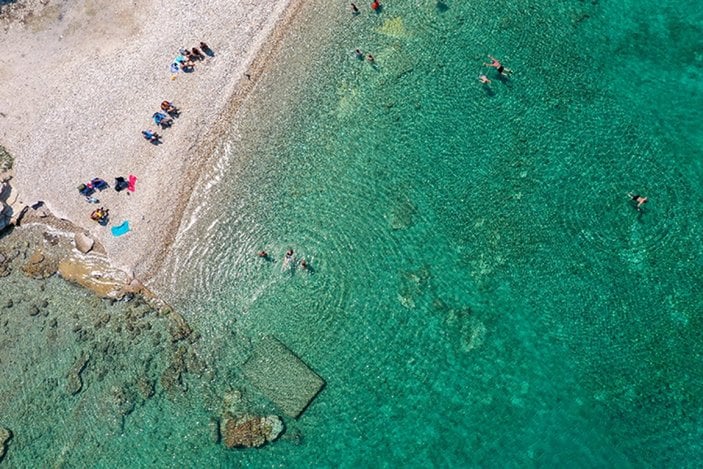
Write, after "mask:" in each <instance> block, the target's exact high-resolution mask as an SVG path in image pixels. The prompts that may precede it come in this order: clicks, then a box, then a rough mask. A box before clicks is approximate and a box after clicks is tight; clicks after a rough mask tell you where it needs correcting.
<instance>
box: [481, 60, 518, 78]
mask: <svg viewBox="0 0 703 469" xmlns="http://www.w3.org/2000/svg"><path fill="white" fill-rule="evenodd" d="M488 58H489V59H491V63H486V62H484V63H483V66H484V67H493V68H495V69H496V70H498V73H500V74H501V75H507V74H508V73H512V72H513V71H512V70H510V69H509V68H505V67H504V66H503V64H502V63H500V60H498V59H496V58H495V57H493V56H492V55H489V56H488Z"/></svg>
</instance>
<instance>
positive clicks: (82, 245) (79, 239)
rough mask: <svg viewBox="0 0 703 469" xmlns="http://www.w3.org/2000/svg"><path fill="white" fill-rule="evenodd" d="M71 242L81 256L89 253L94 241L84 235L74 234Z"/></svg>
mask: <svg viewBox="0 0 703 469" xmlns="http://www.w3.org/2000/svg"><path fill="white" fill-rule="evenodd" d="M73 240H74V242H75V243H76V249H78V250H79V251H80V252H82V253H83V254H86V253H88V252H90V250H91V249H93V245H94V244H95V240H94V239H93V238H91V237H90V236H88V235H87V234H85V233H76V236H75V237H74V238H73Z"/></svg>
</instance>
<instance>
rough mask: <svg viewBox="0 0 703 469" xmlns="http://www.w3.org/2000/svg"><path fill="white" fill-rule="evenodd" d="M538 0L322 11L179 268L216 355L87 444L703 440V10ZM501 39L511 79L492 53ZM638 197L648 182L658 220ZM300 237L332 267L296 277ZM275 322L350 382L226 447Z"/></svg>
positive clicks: (637, 446) (522, 453) (150, 450)
mask: <svg viewBox="0 0 703 469" xmlns="http://www.w3.org/2000/svg"><path fill="white" fill-rule="evenodd" d="M520 3H521V4H515V3H511V2H498V3H496V2H495V1H492V2H488V1H478V2H471V4H470V5H469V4H465V3H460V2H453V1H447V2H444V3H437V2H435V1H434V0H432V1H429V0H428V1H416V2H413V3H412V4H409V5H408V4H403V3H401V2H390V1H389V2H388V3H386V4H385V6H384V10H383V11H382V12H381V13H380V14H372V13H370V12H369V11H368V8H366V7H364V8H363V10H364V11H363V12H362V14H361V15H360V16H358V17H352V16H351V15H348V14H347V12H346V11H344V10H343V9H342V8H341V7H340V8H339V9H337V8H336V7H331V6H330V5H323V3H322V2H312V3H310V4H309V5H308V7H307V8H306V9H305V10H304V11H303V13H301V18H299V21H298V24H297V26H296V27H294V28H293V30H292V31H291V32H290V34H289V36H288V38H287V40H286V41H285V42H284V44H283V47H282V51H281V53H280V54H279V55H278V56H277V58H276V63H277V66H276V67H275V68H274V69H273V70H271V71H269V72H268V73H267V75H266V76H265V77H264V78H263V79H262V81H261V82H260V83H259V84H258V85H257V89H256V91H255V95H254V96H253V97H252V99H251V100H249V102H247V103H246V105H245V107H244V109H243V110H242V112H241V114H240V115H239V116H238V118H237V120H236V122H233V128H232V132H231V137H230V138H229V139H228V140H227V141H225V142H223V144H222V146H221V148H219V149H218V154H217V155H216V158H215V159H216V164H215V165H214V166H213V168H212V170H211V171H209V172H208V174H206V175H205V177H204V178H203V181H202V184H200V185H199V188H198V189H197V192H196V194H195V195H194V199H193V202H192V204H191V213H192V214H193V215H192V219H190V220H189V221H188V222H187V223H186V224H185V225H184V227H183V228H182V230H181V232H180V234H179V237H178V241H177V243H176V256H175V257H174V259H173V260H172V263H171V264H170V265H169V266H168V267H167V272H166V275H165V276H164V280H163V285H162V288H164V289H167V290H170V291H171V292H173V293H172V295H173V296H172V299H173V303H174V305H175V306H176V307H177V309H178V310H179V311H182V312H183V314H184V315H185V316H187V318H188V320H189V321H190V322H191V323H192V324H194V326H195V327H196V328H197V329H198V330H199V331H200V332H201V333H202V335H203V339H202V340H201V341H200V342H199V343H198V345H197V346H198V350H199V352H200V353H202V355H203V356H204V357H206V361H207V362H208V363H209V364H210V366H211V367H212V368H213V370H214V375H211V376H210V377H209V379H211V380H201V381H199V382H197V383H194V384H193V388H192V389H190V390H189V391H188V395H187V397H183V398H181V399H180V400H176V401H174V400H173V399H168V398H167V397H166V396H165V395H162V394H157V396H156V397H155V398H153V399H151V400H150V401H148V402H147V403H145V404H144V405H143V406H142V407H139V408H137V409H136V410H135V411H134V412H133V413H132V414H130V415H129V416H128V417H127V418H126V420H125V425H124V432H125V433H124V435H123V436H122V437H120V438H119V439H117V440H116V441H112V442H111V443H110V444H111V448H109V449H105V448H100V449H98V448H85V450H84V451H85V453H83V452H81V454H92V457H93V458H95V461H97V462H96V464H98V465H109V464H111V463H113V462H115V461H119V462H121V463H122V464H130V465H138V464H150V463H151V464H160V465H193V464H205V463H208V464H212V465H222V466H227V465H232V464H246V465H262V466H274V465H287V466H303V465H315V466H344V467H353V466H364V467H368V466H397V465H401V464H405V465H409V466H428V465H429V466H463V465H481V466H501V467H505V466H525V465H534V466H557V465H560V466H563V465H566V464H569V465H571V466H578V467H587V466H588V467H590V466H596V465H597V466H618V467H626V466H640V465H643V464H650V465H655V466H661V465H676V466H681V465H687V464H690V463H691V461H697V460H700V459H701V457H703V448H701V445H700V441H701V440H702V439H703V430H702V429H701V428H702V427H701V425H700V422H701V419H702V418H703V411H702V409H703V368H702V366H701V363H700V357H701V353H703V341H701V339H700V336H699V331H700V327H701V325H702V324H701V321H702V319H701V311H702V310H703V296H702V295H701V285H703V269H702V267H703V249H702V248H701V231H700V226H701V219H702V217H701V209H700V202H701V200H702V195H703V190H701V184H700V183H701V179H702V176H703V168H702V166H701V161H702V159H701V148H702V146H701V143H702V135H703V132H701V127H700V120H701V114H702V112H701V109H703V99H702V98H701V86H702V85H701V75H702V74H703V54H702V53H701V50H703V49H702V48H701V45H702V44H701V42H702V41H703V39H702V38H703V34H701V32H703V24H702V22H701V20H702V19H703V12H701V10H700V8H697V4H696V3H694V2H691V1H684V0H677V1H675V2H673V3H671V2H670V3H669V4H668V5H660V4H656V3H653V2H644V3H643V2H620V3H618V4H608V3H606V2H597V1H593V2H581V1H579V2H576V1H561V2H557V3H553V2H544V1H541V0H530V1H529V2H520ZM357 47H359V48H361V49H362V50H363V51H364V52H370V53H372V54H373V55H374V56H375V58H376V62H375V65H371V64H369V63H367V62H365V61H360V60H357V59H356V58H355V57H354V55H353V53H352V51H353V50H354V49H355V48H357ZM488 53H490V54H492V55H495V56H496V57H499V58H501V59H502V60H503V61H504V63H505V65H506V66H507V67H509V68H511V69H513V70H514V73H513V74H512V75H511V77H510V78H509V79H507V80H501V79H499V78H498V77H497V76H496V74H495V73H494V71H493V70H491V69H487V68H485V67H482V66H481V64H482V62H483V61H485V60H486V54H488ZM480 73H487V74H488V75H489V77H490V78H491V79H492V83H491V84H490V86H489V87H484V86H482V85H480V84H479V83H478V81H477V79H476V77H477V76H478V75H479V74H480ZM628 192H636V193H641V194H643V195H646V196H648V197H649V199H650V201H649V203H648V204H646V206H645V208H644V210H643V211H642V212H641V213H640V212H638V211H636V210H635V208H634V207H633V206H632V205H631V204H630V201H629V200H628V197H627V193H628ZM289 248H292V249H294V250H295V252H296V256H297V258H298V259H301V258H305V259H306V260H308V262H309V263H310V265H311V266H312V271H311V272H306V271H303V270H301V269H300V268H296V269H292V270H288V269H284V270H283V271H282V268H281V267H282V265H281V264H282V262H281V261H282V258H283V255H284V253H285V251H286V250H287V249H289ZM260 249H265V250H267V251H268V252H269V253H270V254H271V256H272V258H273V260H272V261H264V260H261V259H259V258H257V257H256V252H257V251H258V250H260ZM264 334H274V335H275V336H277V337H278V338H279V339H280V340H282V341H283V342H284V343H285V344H287V345H288V346H289V347H290V348H291V349H292V350H293V351H294V352H295V353H296V354H298V355H299V356H300V357H301V358H302V359H303V360H304V361H305V362H306V363H308V364H309V365H310V366H311V367H312V368H313V369H314V370H315V371H316V372H317V373H318V374H320V375H321V376H322V377H323V378H324V379H325V380H326V382H327V386H326V388H325V389H324V390H323V392H322V393H321V394H320V395H319V396H318V398H317V399H316V400H315V401H314V402H313V403H312V405H311V406H310V407H309V408H308V410H307V411H306V412H305V413H304V414H303V415H302V417H300V418H299V419H298V420H297V421H287V425H288V434H289V435H294V436H295V438H288V439H283V440H281V441H278V442H276V443H274V444H272V445H269V446H267V447H265V448H263V449H260V450H256V451H226V450H224V449H222V447H221V446H215V445H213V444H211V443H209V442H208V441H207V436H206V435H207V421H208V417H209V416H212V415H215V414H216V413H217V409H218V403H217V402H216V397H213V396H218V395H222V393H223V392H224V390H225V389H226V388H227V387H228V386H233V387H237V388H241V389H243V390H244V391H245V392H246V393H249V394H251V395H252V396H253V395H255V392H254V391H253V390H251V389H250V387H248V385H247V383H246V382H245V381H244V380H243V379H242V378H240V375H239V374H240V371H239V366H240V365H241V364H242V363H243V362H244V360H245V359H246V357H247V356H248V353H249V351H250V348H251V344H252V343H254V342H256V341H257V340H258V339H259V338H260V337H261V336H262V335H264ZM252 399H256V397H252ZM257 402H258V401H257ZM257 405H258V406H259V408H260V409H262V410H267V411H271V410H275V409H273V408H272V407H271V406H270V404H268V403H266V402H265V401H261V402H258V403H257ZM174 409H179V410H178V411H176V410H174ZM13 457H17V458H21V457H22V453H19V455H17V456H13ZM47 460H49V461H51V460H52V459H51V458H47Z"/></svg>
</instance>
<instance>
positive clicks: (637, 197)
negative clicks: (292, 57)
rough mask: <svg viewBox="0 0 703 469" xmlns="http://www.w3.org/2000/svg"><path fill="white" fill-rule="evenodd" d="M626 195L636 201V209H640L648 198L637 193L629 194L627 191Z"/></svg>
mask: <svg viewBox="0 0 703 469" xmlns="http://www.w3.org/2000/svg"><path fill="white" fill-rule="evenodd" d="M627 195H628V197H630V199H631V200H632V201H633V202H636V203H637V206H636V207H635V208H636V209H637V210H642V206H643V205H644V204H646V203H647V202H649V199H648V198H647V197H643V196H641V195H639V194H630V193H628V194H627Z"/></svg>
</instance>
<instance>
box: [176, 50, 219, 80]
mask: <svg viewBox="0 0 703 469" xmlns="http://www.w3.org/2000/svg"><path fill="white" fill-rule="evenodd" d="M206 55H210V56H212V55H213V53H212V49H210V48H209V47H208V45H207V44H205V43H204V42H201V43H200V48H197V47H193V48H192V49H185V48H183V47H181V48H180V49H178V55H177V56H176V58H175V59H174V60H173V62H172V63H171V72H173V73H178V71H179V70H180V71H182V72H192V71H193V69H194V68H195V62H196V61H197V62H200V61H201V60H203V59H204V58H205V56H206ZM173 78H175V76H174V77H172V79H173Z"/></svg>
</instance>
